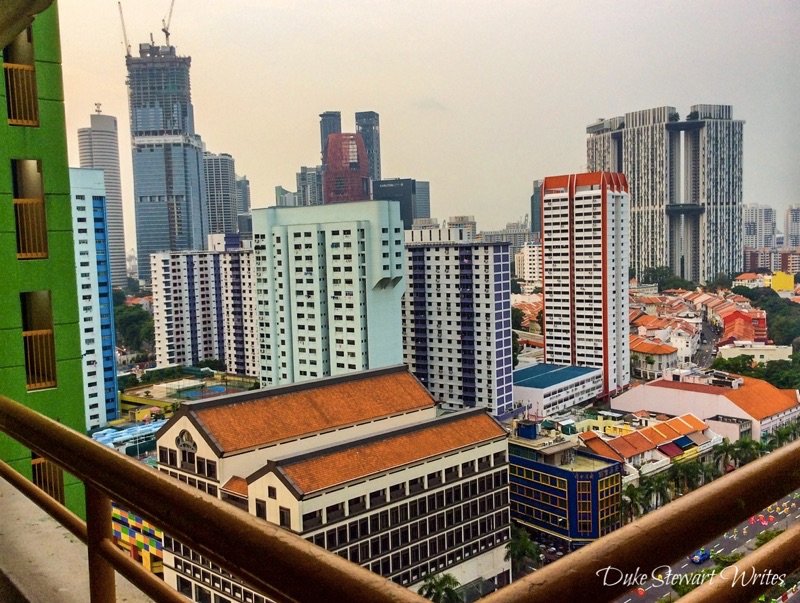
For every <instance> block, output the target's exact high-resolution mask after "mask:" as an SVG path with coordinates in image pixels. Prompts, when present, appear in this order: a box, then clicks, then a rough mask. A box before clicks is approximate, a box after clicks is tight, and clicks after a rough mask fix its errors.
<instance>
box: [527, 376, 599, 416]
mask: <svg viewBox="0 0 800 603" xmlns="http://www.w3.org/2000/svg"><path fill="white" fill-rule="evenodd" d="M513 377H514V404H515V406H517V407H524V408H525V410H526V411H528V412H534V413H535V414H537V415H540V416H550V415H555V414H557V413H560V412H562V411H564V410H566V409H568V408H571V407H573V406H576V405H578V404H582V403H584V402H589V401H591V400H594V399H595V398H596V397H597V396H599V395H600V394H601V393H602V391H603V371H602V369H599V368H592V367H588V366H569V365H567V366H561V365H557V364H547V363H537V364H533V365H530V366H525V367H523V368H519V369H517V370H515V371H514V373H513Z"/></svg>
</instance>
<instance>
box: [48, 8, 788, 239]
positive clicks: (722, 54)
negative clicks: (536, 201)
mask: <svg viewBox="0 0 800 603" xmlns="http://www.w3.org/2000/svg"><path fill="white" fill-rule="evenodd" d="M168 5H169V3H168V2H166V1H164V2H156V1H154V0H145V1H142V2H138V3H136V5H133V4H131V5H130V6H129V5H128V4H123V9H124V10H125V11H126V12H125V18H126V25H127V30H128V31H127V34H128V41H129V42H130V44H131V46H132V50H134V51H135V50H136V48H137V47H138V44H139V43H140V42H144V41H147V40H149V34H150V32H153V34H154V38H155V40H156V42H157V43H162V42H163V35H162V34H161V33H160V31H159V30H160V19H161V18H162V17H164V16H165V15H166V12H167V10H168V8H169V6H168ZM237 6H239V5H237ZM241 7H242V8H245V7H246V9H247V11H248V13H247V14H248V17H247V18H246V19H244V18H242V17H241V14H242V10H238V11H231V10H230V9H228V10H227V11H226V10H224V9H223V8H221V5H215V4H213V3H209V2H200V3H196V4H193V5H192V7H191V22H190V19H189V17H188V14H189V7H188V6H187V5H185V4H181V3H180V2H178V3H176V6H175V11H174V16H173V21H172V24H171V42H172V43H173V44H175V45H176V47H178V49H179V53H180V54H182V55H187V56H191V57H192V60H193V70H192V80H193V81H192V84H193V90H192V93H193V101H194V104H195V107H196V122H197V127H198V130H199V131H202V132H203V135H204V140H205V141H206V142H207V144H208V146H209V148H212V149H225V150H226V151H227V152H230V153H231V154H232V155H233V156H234V157H236V159H237V167H238V168H239V172H240V173H246V174H248V177H249V178H250V180H251V182H252V190H253V205H254V207H259V206H266V205H269V204H271V203H273V198H274V197H273V193H272V191H273V190H274V187H275V186H276V185H280V184H283V185H286V184H289V183H292V182H293V180H294V174H295V173H296V171H297V166H299V165H315V164H316V163H317V156H318V153H319V151H318V142H317V141H318V137H319V132H318V128H319V122H318V115H319V114H320V113H321V112H323V111H327V110H340V111H342V113H343V114H344V116H345V118H344V120H343V124H342V129H343V131H354V123H353V122H352V121H351V120H352V114H353V112H355V111H364V110H374V111H376V112H378V113H379V114H380V115H381V117H382V118H383V119H382V120H381V121H382V124H381V126H382V128H381V130H382V132H381V139H382V140H381V142H382V149H381V155H382V157H381V159H382V164H383V165H382V168H383V169H382V172H383V173H382V176H383V177H384V178H391V177H404V176H406V175H408V174H413V175H414V177H416V178H420V179H424V180H429V181H430V182H431V185H432V186H433V187H434V189H435V190H436V191H437V193H436V201H435V203H434V206H433V207H432V208H431V215H433V216H437V217H440V218H443V217H446V216H447V215H453V214H474V215H475V216H476V219H477V221H478V225H479V228H480V229H484V230H487V229H493V228H500V227H502V226H503V225H504V224H505V223H506V222H507V221H509V220H513V219H515V218H516V217H518V216H519V215H521V214H523V213H525V212H527V211H529V209H528V208H529V199H530V190H531V181H532V180H533V179H534V178H540V177H542V176H543V175H545V174H555V173H567V172H570V171H582V170H583V169H584V168H585V160H586V159H585V146H584V145H585V131H584V128H585V125H586V124H587V123H591V122H592V121H594V120H595V119H597V118H598V117H612V116H614V115H618V114H620V113H622V112H625V111H628V110H636V109H640V108H641V109H644V108H647V107H652V106H659V105H662V104H665V103H670V104H674V105H675V106H676V107H677V109H678V110H679V111H680V112H682V113H685V112H686V111H688V108H689V106H690V105H691V104H693V103H697V102H701V103H706V102H709V103H724V104H730V105H732V106H733V107H734V110H735V112H736V115H739V116H742V117H743V118H744V119H745V120H746V121H747V125H746V133H745V141H744V145H745V156H744V199H743V200H744V203H745V204H752V203H769V204H771V205H773V206H774V207H775V208H776V210H777V211H778V212H779V213H780V212H782V210H783V209H784V208H785V207H786V206H787V205H788V204H790V203H796V202H797V199H796V197H795V193H794V191H795V190H796V189H797V187H798V184H800V175H798V174H797V173H795V171H794V170H793V168H794V166H796V165H797V163H798V161H800V148H798V145H796V144H795V143H794V141H793V134H792V133H793V132H794V131H795V130H797V128H798V127H800V114H797V112H795V111H794V102H793V99H794V98H796V97H797V96H798V93H800V78H798V76H797V75H794V76H792V75H791V74H792V73H794V74H797V73H800V58H798V56H797V53H796V52H794V51H793V46H792V44H793V40H792V33H793V32H794V31H796V30H797V28H798V27H800V9H798V8H797V7H796V6H794V5H793V4H791V3H789V2H781V3H774V4H771V5H769V6H766V7H760V6H748V5H746V4H745V3H740V2H737V3H729V4H727V5H726V7H725V10H724V11H719V10H716V9H715V8H714V5H713V4H710V3H701V4H700V5H698V4H697V3H693V4H686V5H677V6H675V5H668V4H666V3H659V4H654V5H652V6H648V8H647V10H646V11H644V10H639V7H638V6H633V5H632V8H631V10H626V11H620V10H619V7H618V5H613V7H612V5H610V4H609V5H605V4H603V3H600V4H593V5H592V6H590V7H586V6H579V5H577V4H567V5H566V6H530V7H529V6H527V5H526V4H522V3H517V2H503V3H500V4H499V5H497V6H493V7H489V6H479V7H477V8H476V9H470V11H463V14H462V13H459V12H458V11H454V10H452V7H451V6H436V5H433V6H430V5H423V4H421V3H419V4H417V3H415V2H410V3H406V4H403V5H402V6H399V5H393V4H389V3H380V2H379V3H370V4H369V5H368V6H367V5H366V4H365V3H361V2H352V3H348V5H347V6H340V7H338V6H337V8H336V9H332V8H330V7H328V6H323V5H320V4H311V5H306V6H302V7H301V6H295V5H289V4H285V5H278V6H269V7H267V6H261V5H259V4H257V3H255V4H252V5H247V4H245V3H241ZM60 15H61V24H62V40H63V45H64V50H63V61H64V80H65V98H66V111H67V124H68V132H69V134H70V135H69V147H70V159H71V163H72V164H73V165H76V164H77V141H76V140H75V138H76V137H75V136H74V134H73V133H74V132H75V131H76V129H77V127H79V126H81V125H83V122H84V121H85V115H86V113H87V112H90V111H91V109H92V107H93V103H94V102H102V103H103V111H104V113H107V114H110V115H115V116H116V117H117V118H118V119H120V120H124V119H126V117H127V115H128V113H127V103H126V101H127V99H126V91H125V84H124V81H125V65H124V49H123V42H122V31H121V26H120V22H119V14H118V11H117V7H116V6H114V4H113V3H101V2H98V1H88V2H85V3H81V4H80V5H77V3H70V4H66V3H64V4H62V5H61V6H60ZM89 22H91V23H93V24H94V27H93V32H94V34H93V37H92V39H91V41H89V42H87V40H86V38H85V36H83V35H82V32H83V31H84V29H85V25H86V23H89ZM546 23H563V24H566V23H569V24H570V27H569V28H564V27H555V28H550V27H543V25H544V24H546ZM620 32H623V34H624V32H629V34H628V35H619V33H620ZM634 34H635V36H634ZM298 35H299V36H300V37H298ZM348 38H349V39H353V40H357V43H354V44H349V43H345V42H343V40H346V39H348ZM634 39H635V40H636V42H635V45H632V44H631V41H632V40H634ZM743 39H747V40H749V43H748V44H742V43H741V42H742V40H743ZM298 40H303V43H302V44H298V43H297V41H298ZM609 40H617V41H616V42H610V41H609ZM762 42H763V43H762ZM221 48H226V51H225V52H220V49H221ZM598 49H599V50H598ZM675 49H678V50H677V52H676V51H675ZM87 54H88V55H91V56H92V60H91V61H87V59H86V58H85V57H86V56H87ZM498 66H499V67H498ZM251 73H252V74H256V77H247V76H248V74H251ZM398 81H402V82H403V86H400V87H399V86H398V85H397V83H398ZM612 81H613V82H614V85H607V84H608V83H609V82H612ZM94 82H96V85H92V84H93V83H94ZM553 82H558V85H557V86H554V85H552V83H553ZM601 84H602V85H601ZM276 86H277V87H278V88H279V89H280V93H279V94H275V90H276ZM220 90H225V91H226V93H225V94H221V93H220ZM586 90H592V91H593V92H592V94H586ZM99 91H103V93H102V94H100V93H99ZM765 91H768V92H769V93H768V94H765ZM220 115H226V117H225V119H220V117H219V116H220ZM253 124H258V126H257V127H253ZM120 130H121V137H120V138H121V140H120V145H121V148H122V151H121V155H122V163H123V165H122V170H123V195H124V198H125V201H126V209H127V211H129V212H130V208H129V206H130V200H131V196H132V182H131V173H130V157H129V156H130V153H126V152H125V151H126V149H127V148H128V145H129V140H128V136H127V132H125V128H120ZM420 140H424V141H425V143H424V144H420V143H419V142H420ZM126 224H133V222H132V221H129V220H127V215H126ZM128 229H129V230H128V232H129V234H128V241H127V244H126V247H127V248H130V247H131V246H132V244H133V239H131V238H130V226H129V227H128Z"/></svg>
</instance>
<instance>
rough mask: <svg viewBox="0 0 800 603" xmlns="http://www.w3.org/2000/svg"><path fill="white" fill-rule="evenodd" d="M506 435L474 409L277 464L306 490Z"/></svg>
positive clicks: (314, 489)
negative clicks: (406, 429)
mask: <svg viewBox="0 0 800 603" xmlns="http://www.w3.org/2000/svg"><path fill="white" fill-rule="evenodd" d="M505 436H506V431H505V429H503V427H502V426H501V425H499V424H498V423H497V422H496V421H495V420H494V419H492V418H491V417H490V416H489V415H487V414H486V413H483V412H477V413H470V414H469V415H467V416H463V417H458V418H455V419H452V420H447V421H441V422H436V423H433V424H423V425H422V426H421V427H420V428H418V429H414V430H412V431H405V432H403V433H400V434H397V435H392V434H387V435H386V437H383V438H379V439H376V440H372V441H368V442H365V443H356V444H355V445H353V446H349V447H346V448H344V449H338V450H333V451H331V452H329V453H323V454H320V455H315V456H314V457H312V458H306V459H303V460H299V461H297V462H291V461H288V462H286V463H285V464H281V465H280V467H281V470H282V471H283V473H284V475H285V476H286V477H288V478H289V479H290V480H291V481H292V482H293V483H294V484H295V486H297V488H298V489H299V490H300V491H301V492H305V493H309V492H316V491H318V490H323V489H325V488H330V487H331V486H335V485H337V484H342V483H345V482H349V481H352V480H356V479H361V478H364V477H367V476H369V475H374V474H376V473H382V472H384V471H388V470H390V469H393V468H396V467H402V466H403V465H407V464H408V463H413V462H415V461H419V460H422V459H426V458H430V457H433V456H438V455H441V454H445V453H447V452H450V451H454V450H458V449H459V448H463V447H465V446H470V445H473V444H477V443H479V442H485V441H488V440H494V439H496V438H499V437H505Z"/></svg>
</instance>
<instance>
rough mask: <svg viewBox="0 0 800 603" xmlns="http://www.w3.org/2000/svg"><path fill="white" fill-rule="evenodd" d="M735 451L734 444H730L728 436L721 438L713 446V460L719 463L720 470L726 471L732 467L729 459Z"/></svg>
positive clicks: (731, 458)
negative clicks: (719, 441) (714, 446)
mask: <svg viewBox="0 0 800 603" xmlns="http://www.w3.org/2000/svg"><path fill="white" fill-rule="evenodd" d="M735 453H736V446H735V445H734V444H731V441H730V440H729V439H728V438H722V442H721V443H719V444H717V446H716V448H714V461H715V462H716V463H717V464H718V465H719V468H720V470H721V471H723V472H728V471H730V470H731V469H733V467H732V465H731V461H732V460H733V455H734V454H735Z"/></svg>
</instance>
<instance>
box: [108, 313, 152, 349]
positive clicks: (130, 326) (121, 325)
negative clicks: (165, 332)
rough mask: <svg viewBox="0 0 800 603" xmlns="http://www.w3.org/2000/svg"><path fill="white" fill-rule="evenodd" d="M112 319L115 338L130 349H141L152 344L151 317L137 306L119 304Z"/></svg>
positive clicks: (150, 346)
mask: <svg viewBox="0 0 800 603" xmlns="http://www.w3.org/2000/svg"><path fill="white" fill-rule="evenodd" d="M114 319H115V322H116V327H117V339H118V340H119V342H120V343H121V344H122V345H124V346H126V347H127V348H129V349H130V350H141V349H144V348H145V347H148V348H152V346H153V335H154V333H153V317H152V316H150V313H149V312H148V311H147V310H144V309H142V308H140V307H139V306H119V307H118V308H116V309H115V312H114Z"/></svg>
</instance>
